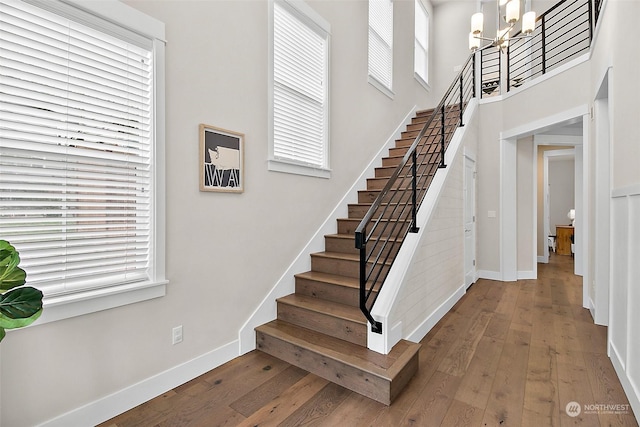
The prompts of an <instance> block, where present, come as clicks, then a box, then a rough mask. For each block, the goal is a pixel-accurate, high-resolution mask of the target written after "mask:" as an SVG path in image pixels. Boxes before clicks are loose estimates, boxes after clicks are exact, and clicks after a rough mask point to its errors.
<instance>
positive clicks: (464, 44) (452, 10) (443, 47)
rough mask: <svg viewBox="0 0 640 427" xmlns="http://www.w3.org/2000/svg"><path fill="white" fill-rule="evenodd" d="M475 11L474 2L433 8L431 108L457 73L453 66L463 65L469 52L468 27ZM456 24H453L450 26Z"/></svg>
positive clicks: (458, 1)
mask: <svg viewBox="0 0 640 427" xmlns="http://www.w3.org/2000/svg"><path fill="white" fill-rule="evenodd" d="M475 12H476V2H475V0H456V1H441V2H438V3H436V4H435V6H434V8H433V19H432V20H431V21H432V27H433V30H432V33H431V34H432V36H433V40H432V42H431V46H432V51H433V58H434V60H433V61H432V62H431V64H432V65H431V70H432V73H433V76H434V79H433V83H432V84H431V89H432V92H433V95H434V98H433V101H435V102H434V105H435V104H437V102H439V101H440V98H442V95H444V93H445V91H446V90H447V89H448V88H449V86H450V85H451V82H452V81H453V79H454V78H455V76H456V75H457V74H458V71H457V70H456V68H455V67H457V66H460V65H463V64H464V62H465V61H466V60H467V58H468V57H469V55H470V54H471V52H470V51H469V25H470V22H471V15H472V14H473V13H475ZM452 23H455V25H452Z"/></svg>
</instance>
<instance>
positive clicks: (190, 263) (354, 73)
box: [0, 0, 429, 427]
mask: <svg viewBox="0 0 640 427" xmlns="http://www.w3.org/2000/svg"><path fill="white" fill-rule="evenodd" d="M127 3H128V4H130V5H132V6H133V7H134V8H137V9H139V10H141V11H143V12H145V13H147V14H148V15H151V16H153V17H155V18H157V19H159V20H161V21H163V22H165V24H166V38H167V49H166V57H167V67H166V76H167V93H166V105H167V126H166V144H167V159H168V161H167V277H168V278H169V280H170V283H169V285H168V287H167V295H166V296H165V297H163V298H159V299H156V300H151V301H146V302H143V303H139V304H134V305H129V306H125V307H120V308H117V309H112V310H108V311H102V312H99V313H95V314H91V315H86V316H81V317H76V318H72V319H68V320H62V321H58V322H53V323H48V324H45V325H38V326H34V327H31V328H28V329H24V330H19V331H15V332H11V333H10V335H9V336H8V337H7V338H6V339H5V340H4V341H3V343H2V347H1V359H0V360H1V370H0V372H1V376H2V389H3V392H2V420H0V424H2V425H6V426H12V427H20V426H32V425H35V424H38V423H41V422H44V421H46V420H48V419H51V418H53V417H56V416H58V415H60V414H63V413H65V412H68V411H73V410H76V409H78V408H81V407H82V406H83V405H87V404H92V403H93V406H90V407H85V408H84V409H82V411H85V412H81V413H82V414H90V415H94V414H95V413H97V412H100V411H102V412H100V413H101V414H106V415H107V416H109V415H111V416H113V415H116V413H110V414H109V408H110V406H109V405H111V402H112V401H113V399H112V397H111V396H110V395H111V394H113V393H118V392H119V391H121V390H123V389H125V388H127V387H134V390H139V388H141V387H142V386H140V384H142V385H144V387H145V393H150V394H153V393H155V394H159V393H161V392H163V391H164V390H162V389H161V388H162V387H170V386H172V385H173V386H175V385H178V384H179V382H180V381H186V380H188V379H190V378H189V377H188V375H186V374H184V372H190V373H193V372H194V369H195V368H194V369H191V370H189V369H187V367H189V366H192V365H193V364H195V362H194V361H198V369H204V370H206V369H208V368H212V367H214V366H215V365H216V364H217V363H220V362H221V361H225V359H228V358H229V357H232V356H234V355H237V354H238V350H237V339H238V330H239V329H240V327H241V326H242V325H243V323H244V322H245V321H246V320H247V318H248V317H249V316H250V315H251V313H252V312H253V311H254V310H255V309H256V307H257V306H258V304H259V303H260V302H261V300H262V299H263V298H264V297H265V295H266V294H267V293H268V292H269V290H270V289H271V288H272V287H273V286H274V284H275V283H276V281H277V280H278V279H279V278H280V276H281V275H282V274H283V272H284V271H285V270H286V269H287V267H288V265H289V264H290V263H291V261H292V260H293V259H294V257H295V256H296V255H297V253H298V252H299V251H300V250H301V248H302V247H304V245H305V244H306V243H307V241H308V240H309V238H310V237H311V236H312V234H313V233H314V232H315V230H316V229H317V228H318V227H319V225H320V224H321V223H322V222H323V221H324V219H325V217H326V216H327V215H328V214H329V212H331V210H332V209H333V208H334V205H335V204H336V203H337V201H338V200H340V198H341V197H342V195H343V194H344V193H345V192H346V191H347V189H348V188H349V187H350V186H351V184H352V183H353V182H354V180H355V179H356V178H357V177H358V175H359V174H360V172H361V170H362V169H363V168H364V167H365V166H366V165H367V164H368V163H369V161H370V160H371V158H372V156H373V154H374V153H375V152H377V150H378V149H379V148H380V146H381V145H382V144H384V142H385V141H386V139H387V137H388V136H389V135H390V134H391V133H392V132H393V130H394V129H395V128H396V126H397V125H398V123H399V122H400V121H401V120H402V118H404V116H405V115H406V114H407V113H408V112H409V111H411V109H412V108H413V107H414V106H416V105H417V106H418V108H425V107H428V106H429V104H428V101H427V98H428V96H429V94H428V93H427V92H426V91H425V90H424V89H423V87H422V86H421V85H420V84H419V83H418V82H417V81H416V80H415V79H414V78H413V37H414V36H413V24H412V23H413V19H414V15H413V7H414V2H413V1H396V2H394V9H395V13H394V15H395V23H396V25H395V33H394V55H395V60H394V92H395V98H394V99H393V100H391V99H389V98H388V97H387V96H385V95H383V94H382V93H381V92H379V91H378V90H377V89H375V88H373V87H372V86H371V85H370V84H368V83H367V34H368V31H367V17H368V8H367V2H365V1H357V2H331V1H329V2H328V1H312V2H308V4H309V5H310V7H312V8H313V9H315V11H316V12H318V13H319V14H320V15H321V16H322V17H323V18H324V19H325V20H327V21H328V22H329V23H330V24H331V37H332V41H331V76H330V79H331V129H330V135H331V168H332V177H331V179H328V180H325V179H318V178H309V177H303V176H298V175H288V174H282V173H277V172H268V171H267V141H268V135H267V116H268V115H267V88H268V82H267V59H268V58H267V50H268V49H267V40H268V36H267V25H268V18H267V17H268V14H267V10H268V9H267V2H266V1H264V0H261V1H171V0H169V1H167V0H159V1H147V0H144V1H142V0H141V1H137V0H131V1H127ZM426 3H428V2H426ZM200 123H206V124H209V125H213V126H218V127H222V128H226V129H230V130H235V131H238V132H243V133H244V134H245V144H246V145H245V154H246V158H245V166H246V175H245V182H246V189H245V192H244V193H242V194H223V193H203V192H200V191H199V190H198V169H197V164H198V125H199V124H200ZM177 325H182V326H183V328H184V341H183V342H182V343H181V344H179V345H175V346H173V345H171V328H172V327H174V326H177ZM190 364H191V365H190ZM195 370H196V371H197V369H195ZM26 372H28V378H29V380H25V373H26ZM158 378H160V379H164V378H168V379H167V380H166V381H159V382H160V383H162V384H161V385H157V383H158V381H156V379H158ZM154 381H155V382H154ZM172 382H178V384H171V383H172ZM138 386H140V387H139V388H135V387H138ZM127 396H129V397H128V398H127V399H124V400H125V402H119V404H120V406H118V408H119V409H120V410H123V408H124V406H126V405H127V404H138V403H140V402H139V401H135V399H140V398H144V395H143V394H140V393H130V394H129V395H127ZM102 399H104V400H102ZM110 399H111V400H110ZM105 406H106V409H105ZM96 407H97V409H95V408H96ZM124 409H126V408H124ZM97 421H98V420H96V419H92V418H84V422H86V423H88V424H91V423H94V422H97ZM67 425H69V424H68V423H67Z"/></svg>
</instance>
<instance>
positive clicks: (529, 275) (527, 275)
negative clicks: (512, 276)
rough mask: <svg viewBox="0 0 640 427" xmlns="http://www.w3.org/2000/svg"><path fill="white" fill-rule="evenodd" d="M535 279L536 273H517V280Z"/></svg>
mask: <svg viewBox="0 0 640 427" xmlns="http://www.w3.org/2000/svg"><path fill="white" fill-rule="evenodd" d="M537 278H538V272H537V271H518V280H535V279H537Z"/></svg>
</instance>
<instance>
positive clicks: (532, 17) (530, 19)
mask: <svg viewBox="0 0 640 427" xmlns="http://www.w3.org/2000/svg"><path fill="white" fill-rule="evenodd" d="M535 29H536V13H535V12H533V11H531V12H527V13H525V14H524V15H522V32H523V33H524V34H531V33H533V30H535Z"/></svg>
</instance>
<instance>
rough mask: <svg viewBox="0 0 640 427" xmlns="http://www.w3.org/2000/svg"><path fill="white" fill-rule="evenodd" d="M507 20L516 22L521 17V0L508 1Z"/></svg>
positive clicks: (512, 22) (511, 22) (510, 22)
mask: <svg viewBox="0 0 640 427" xmlns="http://www.w3.org/2000/svg"><path fill="white" fill-rule="evenodd" d="M506 19H507V22H508V23H509V24H515V23H516V22H517V21H518V19H520V0H511V1H510V2H509V3H507V18H506Z"/></svg>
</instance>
